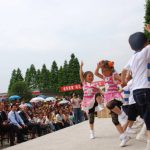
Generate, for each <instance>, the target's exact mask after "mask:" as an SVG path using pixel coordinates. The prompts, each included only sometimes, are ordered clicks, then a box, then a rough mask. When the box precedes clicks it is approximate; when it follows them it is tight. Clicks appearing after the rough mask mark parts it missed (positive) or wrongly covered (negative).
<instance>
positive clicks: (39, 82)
mask: <svg viewBox="0 0 150 150" xmlns="http://www.w3.org/2000/svg"><path fill="white" fill-rule="evenodd" d="M36 78H37V89H38V90H40V89H41V88H42V85H41V71H40V69H38V70H37V73H36Z"/></svg>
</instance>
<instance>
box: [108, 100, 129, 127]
mask: <svg viewBox="0 0 150 150" xmlns="http://www.w3.org/2000/svg"><path fill="white" fill-rule="evenodd" d="M121 106H122V102H120V101H117V100H112V101H110V102H108V103H107V108H108V109H109V110H111V112H113V113H115V114H117V116H118V119H119V122H120V123H121V124H123V125H124V124H125V123H126V122H127V116H126V114H125V113H124V112H123V111H121Z"/></svg>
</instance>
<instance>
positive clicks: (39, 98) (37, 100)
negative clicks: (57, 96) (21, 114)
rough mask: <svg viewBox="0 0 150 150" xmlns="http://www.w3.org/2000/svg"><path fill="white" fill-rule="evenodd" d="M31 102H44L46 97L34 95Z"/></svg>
mask: <svg viewBox="0 0 150 150" xmlns="http://www.w3.org/2000/svg"><path fill="white" fill-rule="evenodd" d="M30 102H34V103H37V102H44V98H42V97H34V98H32V99H31V100H30Z"/></svg>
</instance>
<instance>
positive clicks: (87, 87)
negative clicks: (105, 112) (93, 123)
mask: <svg viewBox="0 0 150 150" xmlns="http://www.w3.org/2000/svg"><path fill="white" fill-rule="evenodd" d="M83 92H84V95H83V101H82V103H81V107H82V110H84V111H88V110H89V109H91V108H92V107H93V106H94V103H95V94H96V93H98V92H99V88H98V85H97V84H96V83H88V82H83Z"/></svg>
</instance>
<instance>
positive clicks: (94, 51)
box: [0, 0, 145, 93]
mask: <svg viewBox="0 0 150 150" xmlns="http://www.w3.org/2000/svg"><path fill="white" fill-rule="evenodd" d="M144 15H145V0H0V59H1V63H0V70H1V75H0V83H1V84H0V93H2V92H7V89H8V85H9V81H10V78H11V73H12V71H13V69H17V68H20V69H21V71H22V74H23V76H24V75H25V71H26V69H27V68H29V67H30V66H31V64H34V65H35V67H36V69H41V67H42V65H43V64H46V66H47V68H48V69H50V68H51V64H52V62H53V61H54V60H55V61H56V62H57V64H58V66H61V65H63V63H64V61H65V60H67V61H69V60H70V55H71V54H72V53H74V54H75V56H76V57H77V58H78V59H79V61H81V60H82V61H83V62H84V70H85V71H86V70H91V71H94V70H95V68H96V64H97V62H98V61H99V60H102V59H108V60H112V61H114V62H115V68H116V70H117V71H118V72H120V71H121V70H122V68H123V66H124V65H125V64H126V63H127V61H128V60H129V58H130V57H131V55H132V53H133V51H131V49H130V46H129V44H128V37H129V35H130V34H132V33H134V32H137V31H143V26H144Z"/></svg>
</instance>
